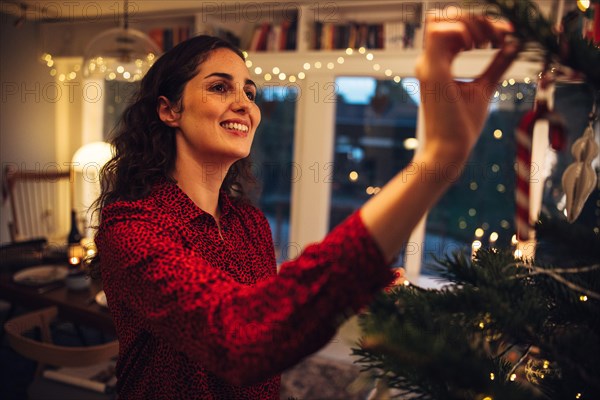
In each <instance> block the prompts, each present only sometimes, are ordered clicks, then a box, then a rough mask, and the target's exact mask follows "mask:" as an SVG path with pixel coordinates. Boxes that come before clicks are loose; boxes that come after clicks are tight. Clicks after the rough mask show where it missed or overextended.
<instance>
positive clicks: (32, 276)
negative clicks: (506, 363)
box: [13, 265, 69, 286]
mask: <svg viewBox="0 0 600 400" xmlns="http://www.w3.org/2000/svg"><path fill="white" fill-rule="evenodd" d="M68 274H69V269H68V268H67V267H65V266H63V265H39V266H37V267H31V268H27V269H23V270H21V271H19V272H17V273H15V274H14V275H13V279H14V281H15V282H17V283H20V284H23V285H27V286H42V285H47V284H49V283H52V282H57V281H62V280H64V279H65V278H66V277H67V275H68Z"/></svg>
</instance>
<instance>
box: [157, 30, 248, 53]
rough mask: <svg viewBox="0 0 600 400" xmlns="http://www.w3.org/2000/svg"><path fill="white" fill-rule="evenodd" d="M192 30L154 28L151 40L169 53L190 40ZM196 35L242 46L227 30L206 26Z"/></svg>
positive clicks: (238, 39) (236, 37)
mask: <svg viewBox="0 0 600 400" xmlns="http://www.w3.org/2000/svg"><path fill="white" fill-rule="evenodd" d="M191 31H192V29H191V27H190V26H189V25H188V26H178V27H172V28H171V27H168V28H154V29H151V30H150V31H149V32H148V36H149V37H150V39H152V40H153V41H154V43H156V45H157V46H158V47H159V48H160V49H161V51H163V52H165V51H169V50H171V49H172V48H173V47H174V46H177V45H178V44H179V43H180V42H183V41H184V40H187V39H189V38H190V37H191V36H192V32H191ZM195 34H196V35H200V34H204V35H211V36H217V37H220V38H221V39H225V40H227V41H229V42H230V43H232V44H233V45H234V46H238V47H239V46H240V38H239V37H238V36H236V35H235V34H233V33H232V32H231V31H229V30H227V29H223V28H220V27H216V26H210V25H206V26H204V30H203V31H202V32H196V33H195Z"/></svg>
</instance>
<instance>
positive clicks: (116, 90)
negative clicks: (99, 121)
mask: <svg viewBox="0 0 600 400" xmlns="http://www.w3.org/2000/svg"><path fill="white" fill-rule="evenodd" d="M139 87H140V82H139V81H137V82H121V81H116V80H113V81H108V80H105V81H104V93H105V95H104V96H103V99H104V122H103V126H104V130H103V132H104V139H108V137H109V134H110V132H111V131H112V130H113V129H114V128H115V126H116V125H117V123H118V122H119V119H120V118H121V115H122V114H123V112H124V111H125V109H126V108H127V107H128V106H129V105H130V104H131V102H132V101H133V96H135V94H136V93H137V91H138V89H139Z"/></svg>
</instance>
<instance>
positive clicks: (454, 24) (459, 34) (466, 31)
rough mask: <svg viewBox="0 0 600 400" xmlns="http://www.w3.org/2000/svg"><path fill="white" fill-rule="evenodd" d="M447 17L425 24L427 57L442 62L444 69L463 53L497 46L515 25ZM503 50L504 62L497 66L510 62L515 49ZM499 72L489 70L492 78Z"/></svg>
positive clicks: (473, 17)
mask: <svg viewBox="0 0 600 400" xmlns="http://www.w3.org/2000/svg"><path fill="white" fill-rule="evenodd" d="M446 14H447V15H445V18H443V19H441V18H439V17H433V16H428V18H427V20H426V25H425V54H427V55H428V57H429V58H431V59H435V60H437V61H441V62H442V63H443V65H445V66H448V65H449V64H450V63H451V62H452V61H453V60H454V58H455V57H456V55H458V53H460V52H461V51H464V50H470V49H472V48H484V47H486V46H487V45H488V44H489V43H492V44H493V45H498V44H499V43H502V42H503V40H504V38H505V37H506V35H507V34H509V33H510V32H512V26H511V25H510V24H509V23H508V22H504V21H494V20H491V19H489V18H486V17H484V16H477V15H470V16H460V15H456V16H454V15H450V14H449V13H446ZM503 50H504V51H503V52H502V56H501V58H500V59H499V60H498V61H501V62H503V63H502V65H499V66H498V67H502V66H503V65H504V62H506V61H507V60H510V57H511V56H512V55H515V54H514V51H515V50H516V49H513V47H510V48H508V47H507V48H504V49H503ZM496 69H498V68H494V69H492V70H491V71H490V73H492V75H493V76H495V75H494V74H493V73H494V71H496ZM492 75H491V76H492ZM496 75H497V74H496Z"/></svg>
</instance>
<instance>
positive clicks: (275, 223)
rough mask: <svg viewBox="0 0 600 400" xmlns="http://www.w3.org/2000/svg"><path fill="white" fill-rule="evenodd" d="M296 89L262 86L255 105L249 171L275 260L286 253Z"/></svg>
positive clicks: (288, 251)
mask: <svg viewBox="0 0 600 400" xmlns="http://www.w3.org/2000/svg"><path fill="white" fill-rule="evenodd" d="M296 98H297V91H296V90H295V88H294V87H286V86H275V85H264V86H263V87H262V88H261V90H260V91H259V94H258V97H257V104H258V106H259V107H260V110H261V113H262V120H261V123H260V126H259V127H258V131H257V132H256V136H255V138H254V143H253V146H252V153H251V159H252V162H253V167H254V168H253V172H254V175H255V176H256V178H257V179H258V181H259V183H260V189H261V190H260V196H259V199H258V205H259V207H260V209H261V210H262V211H263V212H264V213H265V215H266V217H267V219H268V221H269V225H270V226H271V231H272V234H273V242H274V244H275V253H276V256H277V261H278V262H282V261H285V260H287V259H288V258H290V257H294V256H295V252H296V251H294V254H289V253H290V249H289V221H290V194H291V181H292V178H293V174H294V164H293V163H292V157H293V143H294V121H295V116H296V111H295V110H296Z"/></svg>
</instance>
